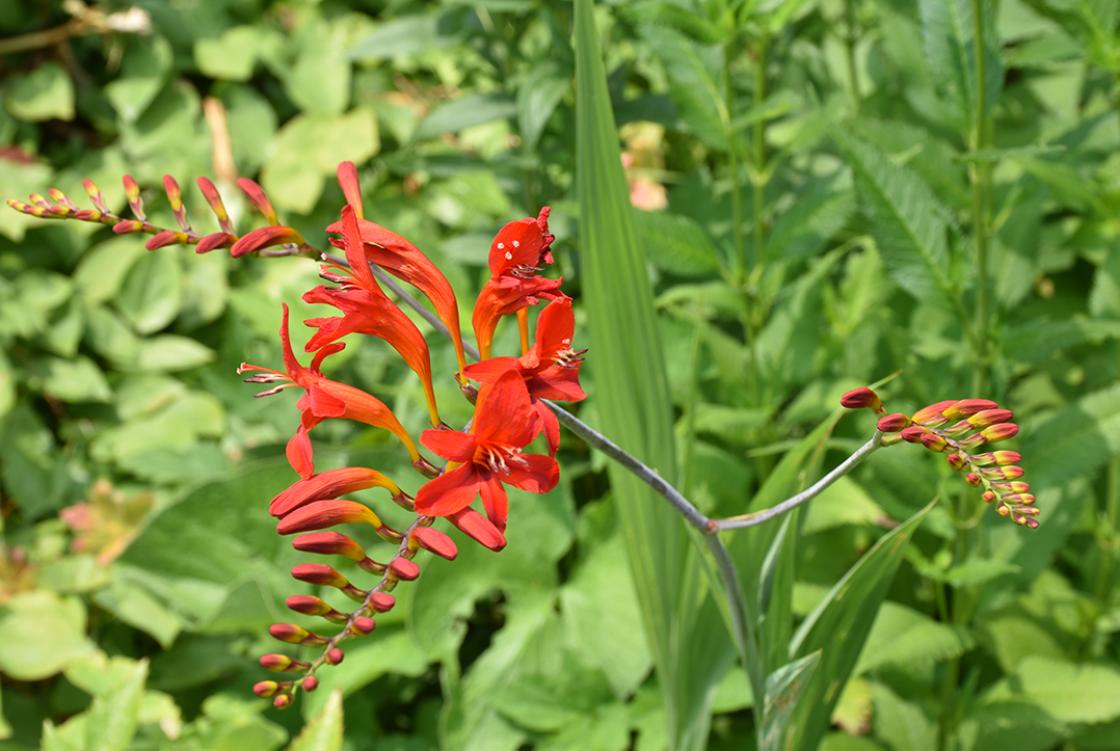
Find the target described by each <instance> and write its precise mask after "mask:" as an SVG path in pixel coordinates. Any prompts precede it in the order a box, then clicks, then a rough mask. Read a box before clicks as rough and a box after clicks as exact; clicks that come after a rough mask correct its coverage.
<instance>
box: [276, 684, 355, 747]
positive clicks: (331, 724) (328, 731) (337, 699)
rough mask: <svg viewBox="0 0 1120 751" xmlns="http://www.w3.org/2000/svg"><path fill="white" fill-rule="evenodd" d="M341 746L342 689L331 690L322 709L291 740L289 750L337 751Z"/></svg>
mask: <svg viewBox="0 0 1120 751" xmlns="http://www.w3.org/2000/svg"><path fill="white" fill-rule="evenodd" d="M341 748H342V691H340V690H337V689H336V690H334V691H331V693H330V696H329V697H328V699H327V703H326V705H324V707H323V709H322V711H321V712H320V713H319V714H318V715H317V716H316V717H315V718H314V719H312V720H311V722H309V723H308V724H307V727H305V728H304V729H303V732H301V733H300V734H299V736H298V737H297V738H296V739H295V740H294V741H292V745H291V746H289V747H288V749H289V751H339V750H340V749H341Z"/></svg>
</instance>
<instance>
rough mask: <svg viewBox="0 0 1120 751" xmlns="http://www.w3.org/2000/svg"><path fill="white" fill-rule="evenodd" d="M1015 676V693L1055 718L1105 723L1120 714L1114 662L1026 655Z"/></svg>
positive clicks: (1119, 683) (1118, 673)
mask: <svg viewBox="0 0 1120 751" xmlns="http://www.w3.org/2000/svg"><path fill="white" fill-rule="evenodd" d="M1015 679H1016V680H1015V682H1014V685H1015V693H1018V694H1021V695H1023V696H1025V697H1028V698H1030V699H1031V700H1033V701H1034V702H1036V703H1037V704H1038V705H1040V706H1042V707H1045V708H1046V712H1047V713H1048V714H1049V715H1051V716H1052V717H1054V718H1055V719H1058V720H1061V721H1064V722H1106V721H1108V720H1111V719H1113V718H1115V717H1120V670H1118V669H1117V668H1116V665H1114V664H1109V663H1085V664H1076V663H1072V662H1065V661H1063V660H1055V659H1052V658H1048V657H1027V658H1025V659H1024V660H1023V661H1022V662H1020V663H1019V670H1018V672H1017V674H1016V676H1015Z"/></svg>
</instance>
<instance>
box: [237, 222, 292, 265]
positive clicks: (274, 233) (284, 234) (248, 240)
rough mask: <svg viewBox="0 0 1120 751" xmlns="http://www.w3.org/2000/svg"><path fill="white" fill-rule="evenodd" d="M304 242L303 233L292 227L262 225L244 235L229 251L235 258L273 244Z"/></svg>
mask: <svg viewBox="0 0 1120 751" xmlns="http://www.w3.org/2000/svg"><path fill="white" fill-rule="evenodd" d="M302 242H303V235H301V234H300V233H299V231H298V230H296V229H294V228H292V227H282V226H278V225H276V226H271V227H261V228H260V229H255V230H253V231H252V232H250V233H249V234H247V235H243V236H242V237H241V239H239V240H238V241H237V242H235V243H234V244H233V247H232V248H230V249H229V252H230V255H232V256H233V257H234V258H240V257H241V256H243V255H245V254H247V253H252V252H253V251H255V250H260V249H262V248H268V247H271V246H273V245H285V244H287V243H296V244H299V243H302Z"/></svg>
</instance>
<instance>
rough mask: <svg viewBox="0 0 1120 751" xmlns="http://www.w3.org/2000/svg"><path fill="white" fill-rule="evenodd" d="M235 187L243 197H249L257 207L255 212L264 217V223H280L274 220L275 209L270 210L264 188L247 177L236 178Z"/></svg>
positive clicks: (270, 206)
mask: <svg viewBox="0 0 1120 751" xmlns="http://www.w3.org/2000/svg"><path fill="white" fill-rule="evenodd" d="M237 187H239V188H241V190H242V191H243V192H244V193H245V195H246V196H248V197H249V200H250V201H251V202H252V203H253V205H254V206H256V207H257V211H259V212H261V214H262V215H263V216H264V218H265V221H267V222H268V223H269V224H273V225H275V224H279V223H280V222H279V220H278V219H277V218H276V209H274V208H272V202H271V201H269V200H268V195H266V194H265V192H264V188H262V187H261V186H260V185H257V184H256V183H255V182H253V181H252V180H250V179H249V178H247V177H242V178H238V180H237Z"/></svg>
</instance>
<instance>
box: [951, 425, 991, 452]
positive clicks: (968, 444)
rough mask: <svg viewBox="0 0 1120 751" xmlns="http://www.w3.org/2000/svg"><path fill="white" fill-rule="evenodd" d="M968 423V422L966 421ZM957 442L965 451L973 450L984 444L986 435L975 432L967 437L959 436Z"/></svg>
mask: <svg viewBox="0 0 1120 751" xmlns="http://www.w3.org/2000/svg"><path fill="white" fill-rule="evenodd" d="M965 424H966V425H967V423H965ZM957 444H958V445H959V446H960V447H961V448H962V449H964V450H965V451H971V450H972V449H975V448H978V447H980V446H983V445H984V436H982V435H980V434H979V433H973V434H972V435H970V436H968V437H967V438H960V437H958V438H957Z"/></svg>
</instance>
